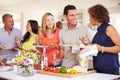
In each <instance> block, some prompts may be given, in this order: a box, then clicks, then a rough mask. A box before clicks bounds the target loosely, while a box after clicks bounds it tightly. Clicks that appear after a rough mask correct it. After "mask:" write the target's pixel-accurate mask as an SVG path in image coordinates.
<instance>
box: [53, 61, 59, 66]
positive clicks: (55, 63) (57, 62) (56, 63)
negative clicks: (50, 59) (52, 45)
mask: <svg viewBox="0 0 120 80" xmlns="http://www.w3.org/2000/svg"><path fill="white" fill-rule="evenodd" d="M60 61H61V60H60V59H56V60H55V61H54V63H53V64H54V66H57V65H58V64H59V63H60Z"/></svg>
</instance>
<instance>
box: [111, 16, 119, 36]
mask: <svg viewBox="0 0 120 80" xmlns="http://www.w3.org/2000/svg"><path fill="white" fill-rule="evenodd" d="M110 17H111V24H112V25H113V26H114V27H115V28H116V29H117V31H118V32H119V34H120V14H112V15H110Z"/></svg>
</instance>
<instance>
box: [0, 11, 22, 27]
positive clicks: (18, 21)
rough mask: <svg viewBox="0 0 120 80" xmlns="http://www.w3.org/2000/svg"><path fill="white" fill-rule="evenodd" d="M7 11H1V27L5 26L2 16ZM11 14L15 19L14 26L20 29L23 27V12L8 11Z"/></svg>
mask: <svg viewBox="0 0 120 80" xmlns="http://www.w3.org/2000/svg"><path fill="white" fill-rule="evenodd" d="M5 13H6V12H1V13H0V16H1V19H0V28H1V27H3V26H4V25H3V22H2V16H3V15H4V14H5ZM7 13H9V14H12V15H13V19H14V27H15V28H18V29H22V27H21V13H11V12H7Z"/></svg>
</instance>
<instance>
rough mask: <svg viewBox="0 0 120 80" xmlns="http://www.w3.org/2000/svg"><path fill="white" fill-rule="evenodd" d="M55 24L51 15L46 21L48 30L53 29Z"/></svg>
mask: <svg viewBox="0 0 120 80" xmlns="http://www.w3.org/2000/svg"><path fill="white" fill-rule="evenodd" d="M54 24H55V20H54V17H53V16H52V15H49V16H48V17H47V19H46V26H47V28H53V27H54Z"/></svg>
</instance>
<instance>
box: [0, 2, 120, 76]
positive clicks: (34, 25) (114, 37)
mask: <svg viewBox="0 0 120 80" xmlns="http://www.w3.org/2000/svg"><path fill="white" fill-rule="evenodd" d="M88 13H89V20H90V22H91V24H92V25H93V26H97V33H96V34H95V36H94V37H93V39H92V40H89V36H90V33H89V31H88V29H87V27H86V26H84V25H83V24H81V23H79V22H78V20H77V9H76V7H75V6H74V5H66V6H65V8H64V11H63V15H64V17H65V19H66V21H67V24H66V25H64V26H62V29H60V28H57V26H56V23H55V20H54V16H53V15H52V14H51V13H49V12H47V13H45V14H44V15H43V17H42V23H41V27H39V25H38V22H37V21H36V20H28V21H27V25H26V33H25V34H24V36H22V33H21V31H20V30H18V29H17V28H15V27H13V26H14V20H13V16H12V15H11V14H4V15H3V16H2V21H3V24H4V27H2V28H0V33H1V34H0V55H1V56H4V55H7V56H8V58H9V59H12V58H13V57H15V55H16V54H17V51H16V48H19V49H23V50H31V51H33V52H36V53H38V54H42V52H41V50H39V49H36V48H35V46H33V43H37V44H39V45H44V46H49V48H47V50H46V53H47V55H48V65H49V66H51V65H53V64H52V56H53V54H56V55H57V60H56V64H55V65H56V66H57V65H58V66H66V67H68V68H71V67H73V66H75V65H78V64H79V62H78V59H77V57H78V54H73V53H72V51H71V47H63V46H62V45H64V44H70V43H76V41H78V40H81V41H82V42H83V43H84V44H86V45H88V44H91V45H96V46H97V50H98V54H97V56H93V66H94V69H95V70H96V71H97V72H100V73H107V74H116V75H118V74H119V59H118V52H120V35H119V33H118V32H117V30H116V29H115V28H114V27H113V26H112V25H111V24H109V22H110V17H109V12H108V10H107V9H106V8H105V7H104V6H103V5H101V4H96V5H94V6H91V7H90V8H89V9H88ZM5 47H6V48H9V49H11V50H9V52H8V51H7V50H5V49H4V48H5Z"/></svg>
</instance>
